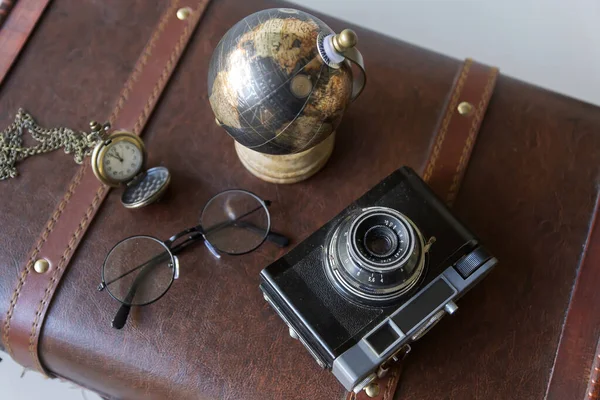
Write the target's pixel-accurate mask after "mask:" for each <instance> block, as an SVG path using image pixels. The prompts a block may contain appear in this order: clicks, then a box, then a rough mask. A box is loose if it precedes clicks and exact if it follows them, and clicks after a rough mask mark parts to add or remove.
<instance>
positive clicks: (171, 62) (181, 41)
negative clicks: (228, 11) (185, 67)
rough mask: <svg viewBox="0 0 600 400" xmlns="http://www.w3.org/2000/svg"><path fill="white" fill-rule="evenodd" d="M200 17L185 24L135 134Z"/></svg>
mask: <svg viewBox="0 0 600 400" xmlns="http://www.w3.org/2000/svg"><path fill="white" fill-rule="evenodd" d="M202 2H203V0H202V1H200V3H202ZM198 18H199V13H197V14H196V16H195V18H194V20H193V21H191V22H190V23H188V24H187V25H186V26H185V28H184V30H183V32H182V34H181V36H180V37H179V41H178V42H177V44H176V45H175V48H174V49H173V52H172V53H171V57H169V60H168V61H167V65H166V66H165V68H164V69H163V71H162V73H161V74H160V77H159V78H158V81H157V82H156V85H154V89H153V90H152V96H150V98H149V99H148V101H147V102H146V105H145V106H144V110H143V111H142V113H141V114H140V116H139V117H138V120H137V121H136V123H135V126H134V128H133V131H134V133H135V134H139V131H140V129H141V127H142V125H143V123H144V121H145V120H146V119H147V118H148V115H149V114H150V110H151V109H152V107H153V105H154V104H155V103H156V100H157V99H158V96H159V95H160V93H161V88H163V87H164V85H165V82H166V81H167V80H168V79H169V76H170V75H171V72H173V69H174V68H175V65H176V60H177V58H178V57H179V56H180V55H181V52H182V51H183V47H184V45H185V42H186V41H187V39H188V37H189V34H190V26H191V25H193V24H195V22H196V21H197V19H198Z"/></svg>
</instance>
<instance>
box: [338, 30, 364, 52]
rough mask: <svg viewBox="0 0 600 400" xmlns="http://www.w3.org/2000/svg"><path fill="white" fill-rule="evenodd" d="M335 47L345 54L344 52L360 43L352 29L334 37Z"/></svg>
mask: <svg viewBox="0 0 600 400" xmlns="http://www.w3.org/2000/svg"><path fill="white" fill-rule="evenodd" d="M332 42H333V47H334V48H335V49H336V50H337V51H339V52H340V53H343V52H344V51H346V50H348V49H350V48H352V47H354V46H356V45H357V43H358V36H357V35H356V32H354V31H353V30H352V29H344V30H343V31H341V32H340V33H338V34H337V35H335V36H334V37H333V40H332Z"/></svg>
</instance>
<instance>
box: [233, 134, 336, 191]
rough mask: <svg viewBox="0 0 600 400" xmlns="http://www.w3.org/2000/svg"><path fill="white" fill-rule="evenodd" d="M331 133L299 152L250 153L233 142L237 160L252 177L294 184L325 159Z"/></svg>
mask: <svg viewBox="0 0 600 400" xmlns="http://www.w3.org/2000/svg"><path fill="white" fill-rule="evenodd" d="M334 143H335V132H333V133H332V134H331V135H329V137H327V139H325V140H323V141H322V142H321V143H319V144H318V145H316V146H314V147H311V148H310V149H308V150H305V151H303V152H300V153H294V154H284V155H273V154H264V153H259V152H257V151H254V150H251V149H249V148H247V147H244V146H243V145H241V144H239V143H238V142H235V151H236V152H237V155H238V157H239V158H240V161H241V162H242V164H243V165H244V167H246V169H247V170H248V171H250V172H251V173H252V174H253V175H254V176H256V177H258V178H260V179H262V180H263V181H267V182H271V183H296V182H300V181H303V180H305V179H308V178H310V177H311V176H313V175H314V174H316V173H317V172H318V171H319V170H320V169H321V168H323V166H325V164H326V163H327V160H328V159H329V156H331V152H332V151H333V145H334Z"/></svg>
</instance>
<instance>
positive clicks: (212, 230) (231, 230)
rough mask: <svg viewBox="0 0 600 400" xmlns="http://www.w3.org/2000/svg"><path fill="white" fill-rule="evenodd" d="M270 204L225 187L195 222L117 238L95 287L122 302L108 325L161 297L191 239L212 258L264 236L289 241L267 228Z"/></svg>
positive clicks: (237, 251) (241, 250)
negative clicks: (161, 234)
mask: <svg viewBox="0 0 600 400" xmlns="http://www.w3.org/2000/svg"><path fill="white" fill-rule="evenodd" d="M270 204H271V202H270V201H268V200H262V199H261V198H260V197H258V196H257V195H255V194H253V193H251V192H248V191H245V190H226V191H224V192H221V193H218V194H217V195H215V196H213V197H212V198H211V199H210V200H209V201H208V202H207V203H206V205H205V206H204V209H203V210H202V213H201V216H200V223H199V224H198V225H196V226H194V227H192V228H189V229H186V230H184V231H182V232H179V233H178V234H176V235H173V236H172V237H171V238H169V239H168V240H167V241H164V242H163V241H161V240H159V239H157V238H155V237H152V236H132V237H129V238H127V239H124V240H122V241H120V242H119V243H117V244H116V245H115V246H114V247H113V248H112V249H111V250H110V251H109V252H108V255H107V256H106V258H105V259H104V264H103V266H102V282H101V283H100V285H99V286H98V290H99V291H103V290H104V289H106V290H107V291H108V293H109V294H110V295H111V296H112V297H113V298H114V299H115V300H117V301H119V302H120V303H121V304H122V305H121V307H120V308H119V310H118V311H117V314H116V315H115V318H114V319H113V321H112V326H113V327H114V328H116V329H121V328H123V326H125V323H126V322H127V318H128V316H129V312H130V311H131V307H132V306H144V305H148V304H151V303H154V302H155V301H157V300H159V299H160V298H161V297H162V296H164V294H165V293H166V292H167V291H168V290H169V288H170V287H171V285H172V284H173V281H174V280H175V279H177V278H178V277H179V260H178V259H177V256H176V255H177V254H178V253H179V252H181V251H182V250H183V249H184V248H186V247H188V246H190V245H191V244H193V243H197V242H200V241H203V242H204V244H205V245H206V247H207V248H208V249H209V251H210V252H211V253H212V254H213V256H215V257H216V258H220V257H221V253H224V254H229V255H241V254H246V253H249V252H251V251H253V250H255V249H256V248H258V247H259V246H260V245H261V244H262V243H263V242H264V241H265V240H268V241H270V242H273V243H275V244H276V245H278V246H279V247H285V246H287V245H288V243H289V240H288V239H287V238H286V237H285V236H283V235H281V234H278V233H275V232H271V217H270V215H269V210H268V208H267V207H268V206H269V205H270Z"/></svg>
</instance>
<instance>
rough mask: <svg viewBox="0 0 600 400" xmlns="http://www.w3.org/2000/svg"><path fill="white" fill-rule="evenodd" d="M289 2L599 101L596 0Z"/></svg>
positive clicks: (599, 38)
mask: <svg viewBox="0 0 600 400" xmlns="http://www.w3.org/2000/svg"><path fill="white" fill-rule="evenodd" d="M294 2H295V3H296V4H301V5H302V6H304V7H308V8H312V9H314V10H318V11H320V12H323V13H326V14H329V15H333V16H336V17H337V18H340V19H343V20H347V21H350V22H352V23H354V24H356V25H361V26H364V27H367V28H369V29H371V30H374V31H378V32H381V33H384V34H386V35H389V36H393V37H396V38H398V39H401V40H404V41H407V42H410V43H413V44H417V45H419V46H422V47H426V48H428V49H431V50H435V51H437V52H440V53H444V54H446V55H449V56H452V57H455V58H458V59H464V58H466V57H471V58H474V59H475V60H477V61H480V62H483V63H486V64H490V65H495V66H497V67H499V68H500V72H501V73H503V74H507V75H510V76H513V77H516V78H519V79H521V80H524V81H527V82H531V83H535V84H537V85H539V86H542V87H544V88H547V89H552V90H554V91H557V92H560V93H564V94H567V95H569V96H572V97H576V98H578V99H581V100H584V101H587V102H590V103H594V104H597V105H600V0H296V1H294ZM325 22H327V21H325ZM358 48H359V49H360V37H359V45H358ZM365 64H366V67H367V73H368V67H369V60H365Z"/></svg>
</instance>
